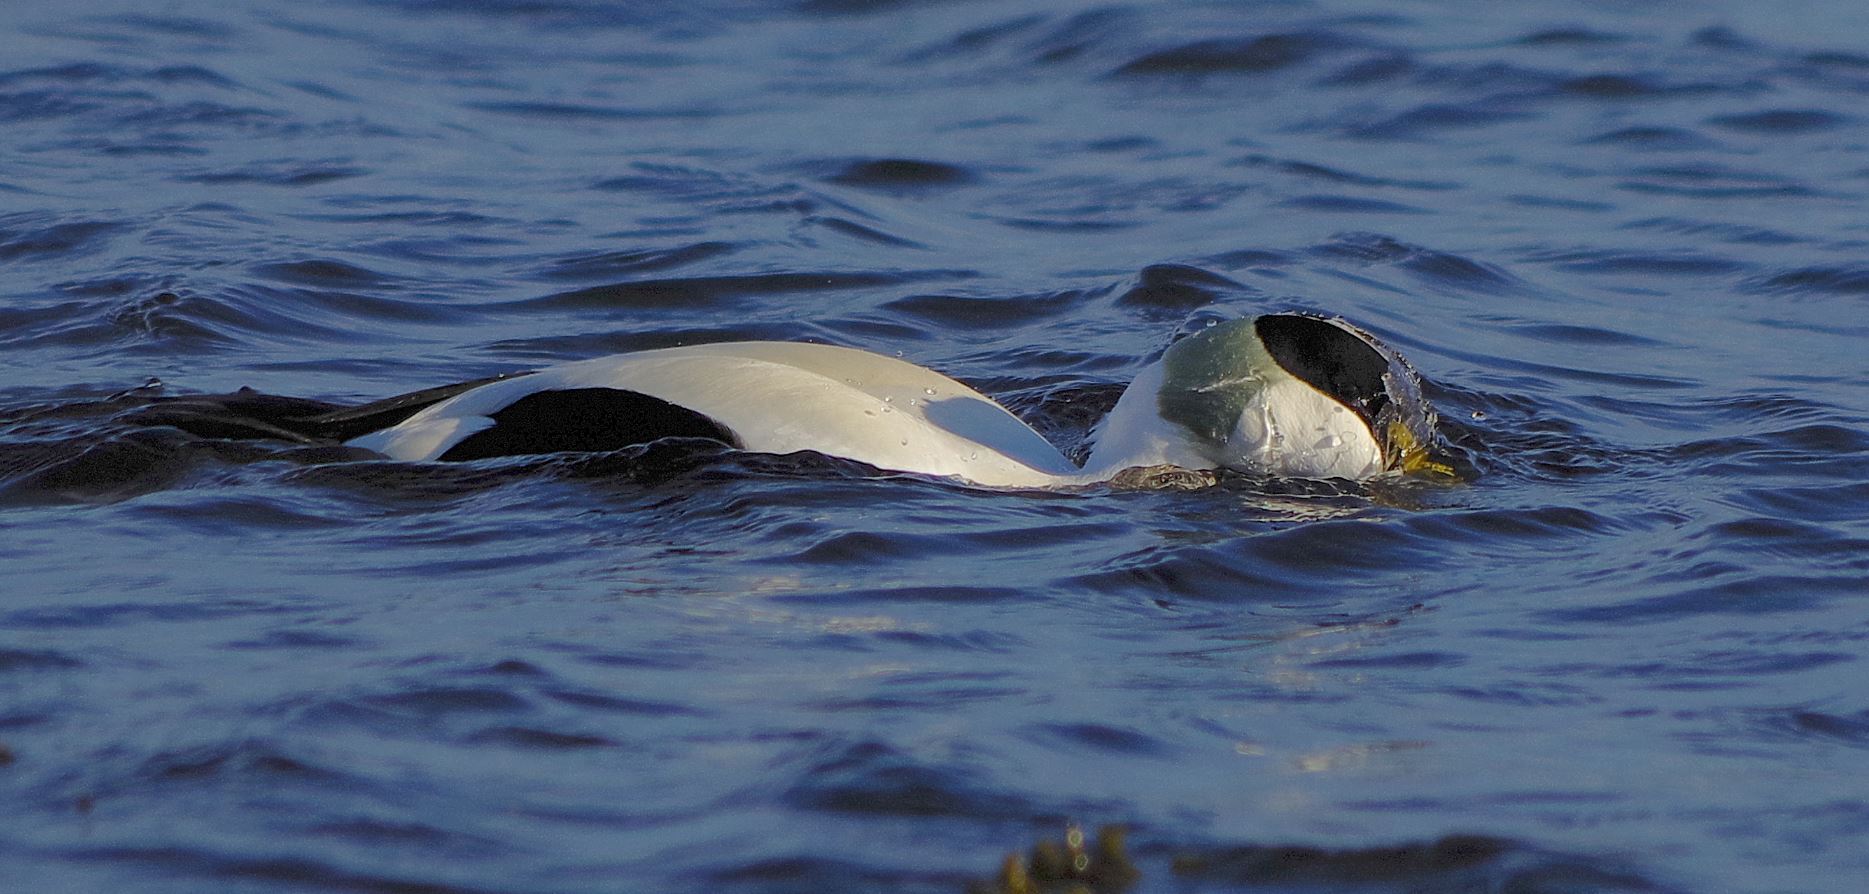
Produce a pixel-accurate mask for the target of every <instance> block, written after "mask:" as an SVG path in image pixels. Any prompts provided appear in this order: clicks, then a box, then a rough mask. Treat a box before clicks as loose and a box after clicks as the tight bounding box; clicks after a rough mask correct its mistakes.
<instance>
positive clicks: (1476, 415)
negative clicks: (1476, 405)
mask: <svg viewBox="0 0 1869 894" xmlns="http://www.w3.org/2000/svg"><path fill="white" fill-rule="evenodd" d="M1473 418H1475V419H1485V418H1486V411H1484V410H1474V411H1473Z"/></svg>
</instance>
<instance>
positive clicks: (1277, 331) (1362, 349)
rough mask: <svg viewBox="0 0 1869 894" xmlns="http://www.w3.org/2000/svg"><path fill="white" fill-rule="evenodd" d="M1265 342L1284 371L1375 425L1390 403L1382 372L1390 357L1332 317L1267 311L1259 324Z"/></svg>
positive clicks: (1261, 339)
mask: <svg viewBox="0 0 1869 894" xmlns="http://www.w3.org/2000/svg"><path fill="white" fill-rule="evenodd" d="M1253 327H1254V329H1255V330H1257V331H1258V333H1259V341H1260V343H1262V344H1264V345H1265V348H1266V351H1267V352H1268V353H1270V354H1271V355H1272V359H1273V360H1276V361H1278V365H1279V366H1282V367H1284V368H1285V371H1286V372H1288V373H1291V374H1292V375H1294V376H1297V377H1298V378H1300V379H1303V380H1305V381H1306V382H1309V383H1310V384H1311V387H1313V388H1316V389H1317V390H1319V391H1322V392H1324V393H1325V394H1328V395H1330V396H1331V397H1332V398H1335V399H1336V400H1337V401H1338V402H1339V403H1342V404H1343V405H1344V406H1346V407H1349V408H1350V409H1352V410H1355V411H1356V412H1357V414H1358V415H1360V416H1362V417H1363V419H1364V420H1365V421H1367V422H1370V423H1371V424H1373V423H1374V422H1375V419H1376V416H1377V415H1378V414H1380V413H1381V412H1382V411H1383V409H1384V408H1385V407H1387V406H1388V405H1389V388H1388V383H1387V382H1386V381H1384V379H1383V376H1384V375H1385V374H1386V373H1388V371H1389V361H1388V360H1386V359H1384V358H1383V356H1382V354H1380V353H1378V352H1377V351H1376V349H1375V348H1372V347H1370V346H1369V345H1368V344H1366V343H1365V342H1364V341H1363V340H1362V339H1360V338H1357V337H1356V335H1355V334H1354V333H1351V332H1349V331H1347V330H1345V329H1343V328H1342V327H1340V326H1336V325H1334V324H1332V323H1331V322H1330V321H1329V320H1321V319H1318V318H1317V317H1307V316H1303V315H1301V314H1268V315H1266V316H1263V317H1260V318H1259V319H1258V320H1257V321H1255V322H1254V324H1253Z"/></svg>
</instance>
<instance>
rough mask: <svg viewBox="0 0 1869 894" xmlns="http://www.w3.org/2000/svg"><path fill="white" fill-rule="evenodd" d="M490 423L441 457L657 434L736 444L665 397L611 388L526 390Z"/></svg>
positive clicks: (625, 441)
mask: <svg viewBox="0 0 1869 894" xmlns="http://www.w3.org/2000/svg"><path fill="white" fill-rule="evenodd" d="M489 415H490V416H491V418H492V419H493V427H492V428H488V429H483V430H481V431H477V432H475V433H473V434H471V435H468V436H467V437H466V438H465V439H464V440H462V441H461V442H460V443H458V444H455V445H454V446H453V447H450V448H448V450H447V452H445V453H443V454H442V455H441V457H440V458H441V459H443V460H446V461H455V460H469V459H487V458H489V457H495V456H522V455H525V454H531V453H557V452H559V451H561V450H584V451H598V450H619V449H621V448H624V447H630V446H633V445H636V444H647V443H649V442H650V441H655V440H660V439H662V438H708V439H711V440H715V441H721V442H724V443H726V444H730V445H732V446H735V447H738V446H740V439H739V438H737V437H735V436H734V434H733V432H731V431H729V430H728V429H727V427H726V426H723V425H721V424H720V423H718V422H715V421H714V420H712V419H709V418H708V417H706V416H703V415H701V414H700V413H696V412H695V411H693V410H690V409H688V408H686V407H680V406H676V405H675V404H672V403H669V402H668V401H665V400H661V399H659V398H654V397H650V396H649V395H647V394H639V393H637V392H634V391H622V390H618V389H616V388H565V389H561V390H555V391H539V392H535V393H533V394H528V395H526V396H525V397H522V398H520V399H518V400H516V401H513V402H512V403H510V404H507V405H506V407H505V408H504V409H502V410H500V411H499V412H497V413H492V414H489Z"/></svg>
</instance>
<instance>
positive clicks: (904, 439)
mask: <svg viewBox="0 0 1869 894" xmlns="http://www.w3.org/2000/svg"><path fill="white" fill-rule="evenodd" d="M908 445H909V439H908V438H903V439H902V446H904V447H907V446H908Z"/></svg>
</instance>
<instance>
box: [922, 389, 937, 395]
mask: <svg viewBox="0 0 1869 894" xmlns="http://www.w3.org/2000/svg"><path fill="white" fill-rule="evenodd" d="M922 393H923V394H933V393H935V390H934V389H933V388H923V389H922Z"/></svg>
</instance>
